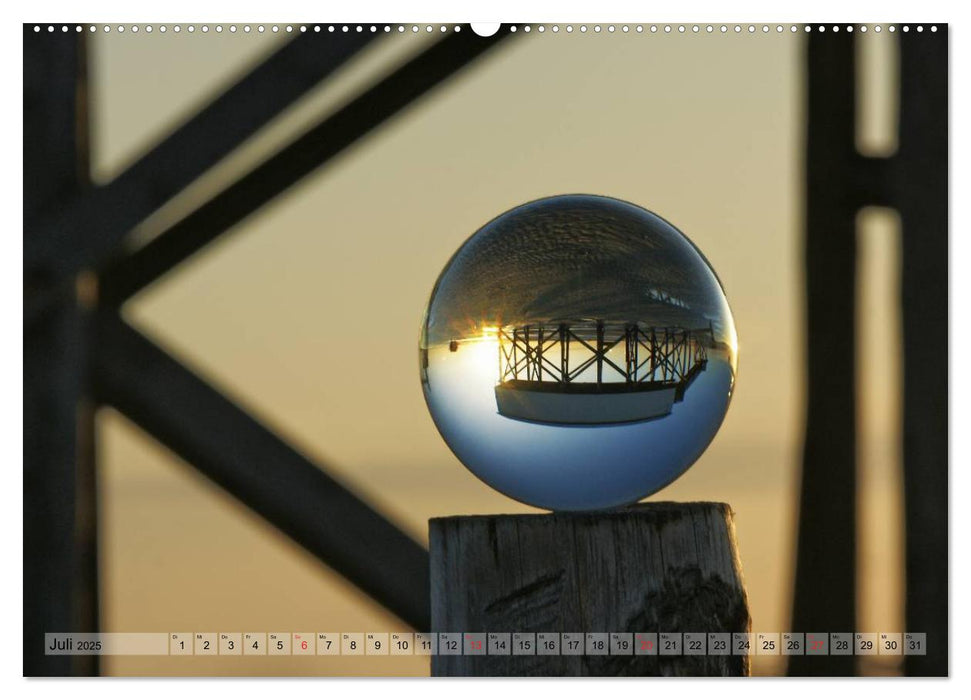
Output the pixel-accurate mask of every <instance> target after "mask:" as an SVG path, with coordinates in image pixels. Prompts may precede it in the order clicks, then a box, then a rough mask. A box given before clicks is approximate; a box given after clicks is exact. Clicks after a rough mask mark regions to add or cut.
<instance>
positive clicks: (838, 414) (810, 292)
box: [789, 31, 862, 676]
mask: <svg viewBox="0 0 971 700" xmlns="http://www.w3.org/2000/svg"><path fill="white" fill-rule="evenodd" d="M807 67H808V73H807V80H808V82H807V120H806V153H805V159H806V212H805V214H806V233H805V275H806V432H805V442H804V445H803V457H802V485H801V488H800V500H799V534H798V550H797V555H796V574H795V591H794V596H793V599H794V602H793V615H792V630H793V631H795V632H810V631H813V630H824V631H827V632H853V631H855V629H856V384H855V381H856V365H855V363H856V252H857V251H856V214H857V210H858V209H859V208H860V206H861V204H862V203H861V200H860V198H859V197H858V196H857V190H856V182H857V175H858V172H859V168H858V167H857V166H858V164H859V162H860V157H859V155H858V154H857V152H856V146H855V136H854V134H855V124H856V116H855V105H856V92H855V90H856V86H855V73H854V44H853V35H852V34H848V33H843V32H841V33H839V34H832V33H829V32H827V33H825V34H820V33H818V32H815V31H814V32H811V33H810V35H809V38H808V48H807ZM854 666H855V658H854V657H853V656H825V657H811V658H810V657H806V656H792V657H790V658H789V673H790V674H791V675H805V674H814V675H815V674H818V675H831V676H847V675H852V674H853V670H854Z"/></svg>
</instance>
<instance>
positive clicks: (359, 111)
mask: <svg viewBox="0 0 971 700" xmlns="http://www.w3.org/2000/svg"><path fill="white" fill-rule="evenodd" d="M506 36H509V33H508V31H507V30H505V29H502V30H500V31H499V32H498V33H497V34H495V35H493V36H492V37H489V38H483V37H480V36H477V35H476V34H475V33H473V32H471V31H464V32H461V33H456V34H451V35H449V36H447V37H446V38H445V39H442V40H441V41H439V42H437V43H436V44H435V45H433V46H432V47H431V48H429V49H428V50H427V51H425V52H423V53H422V54H420V55H419V56H417V57H415V58H413V59H412V60H410V61H408V62H407V63H405V64H404V65H403V66H401V67H400V68H398V69H397V70H395V71H394V72H392V73H391V74H390V75H388V76H387V77H385V78H384V79H383V80H381V81H380V82H378V83H377V84H376V85H374V86H373V87H372V88H370V89H369V90H367V91H366V92H364V93H363V94H361V95H360V96H358V97H357V98H355V99H353V100H352V101H351V102H350V103H348V104H347V105H345V106H344V107H343V108H341V109H340V110H338V111H337V112H336V113H334V114H332V115H331V116H329V117H327V118H325V119H324V120H323V121H321V122H320V123H319V124H317V125H316V126H314V127H312V128H311V129H310V130H309V131H307V132H306V133H304V134H303V135H302V136H300V137H298V138H297V139H296V140H294V141H293V142H291V143H290V144H289V145H288V146H286V147H284V148H283V149H282V150H281V151H280V152H279V153H277V154H276V155H274V156H272V157H271V158H269V159H268V160H266V161H265V162H263V163H262V164H260V165H259V166H257V167H256V168H255V169H254V170H252V171H251V172H249V173H247V174H246V175H244V176H243V177H241V178H240V179H239V180H237V181H236V182H234V183H233V184H231V185H229V186H228V187H227V188H226V189H224V190H223V191H222V192H220V193H219V194H217V195H216V196H214V197H213V198H212V199H211V200H209V201H208V202H207V203H205V204H203V205H202V206H201V207H199V208H198V209H196V210H195V211H194V212H192V213H191V214H189V215H188V216H187V217H186V218H184V219H182V220H181V221H179V222H178V223H176V224H175V225H173V226H172V227H171V228H170V229H168V230H167V231H165V232H163V233H161V234H159V235H158V236H157V237H156V238H154V239H153V240H152V241H151V242H149V243H148V244H146V245H145V246H144V247H142V248H141V249H139V250H138V251H136V252H134V253H133V254H132V255H130V256H129V257H127V258H124V259H121V260H119V261H117V262H116V263H115V264H112V265H111V266H109V267H108V268H107V269H106V270H104V274H103V275H102V285H101V300H102V303H104V304H106V305H110V304H120V303H122V302H123V301H124V300H125V299H128V298H129V297H131V296H132V295H133V294H135V293H137V292H138V291H139V290H141V289H142V288H144V287H145V286H147V285H148V284H150V283H152V282H153V281H154V280H156V279H158V278H159V277H161V276H162V275H163V274H165V273H166V272H167V271H168V270H170V269H171V268H173V267H174V266H176V265H177V264H179V263H180V262H181V261H183V260H184V259H186V258H187V257H189V256H190V255H192V254H194V253H195V252H196V251H198V250H199V249H201V248H203V247H204V246H205V245H207V244H208V243H210V242H211V241H212V240H213V239H215V238H216V237H218V236H220V235H221V234H223V233H225V232H226V231H228V230H229V229H230V228H232V227H233V226H235V225H236V224H238V223H239V222H240V221H242V220H243V219H245V218H246V217H247V216H249V215H250V214H252V213H253V212H255V211H256V210H258V209H259V208H260V207H262V206H263V205H264V204H266V203H267V202H269V201H270V200H272V199H273V198H274V197H276V196H278V195H279V194H281V193H282V192H284V191H286V190H287V189H288V188H289V187H291V186H292V185H294V184H295V183H297V182H298V181H299V180H301V179H302V178H303V177H305V176H307V175H309V174H310V173H311V172H313V171H314V170H316V169H317V168H319V167H320V166H321V165H323V164H324V163H326V162H327V161H328V160H330V159H331V158H333V157H334V156H335V155H337V154H338V153H340V152H342V151H343V150H345V149H346V148H348V147H349V146H351V145H353V144H354V143H356V142H357V141H358V140H360V139H361V138H363V137H364V136H366V135H367V134H368V133H370V132H371V131H372V130H374V129H375V128H376V127H378V126H380V125H381V124H383V123H384V122H385V121H387V120H388V119H389V118H391V117H393V116H394V115H396V114H397V113H398V112H400V111H401V110H403V109H405V108H406V107H408V106H409V105H410V104H411V103H413V102H414V101H415V100H416V99H418V98H419V97H421V96H422V95H424V94H425V93H426V92H428V91H429V90H431V89H432V88H434V87H435V86H436V85H438V84H439V83H441V82H442V81H444V80H446V79H447V78H449V77H450V76H452V75H454V74H455V73H456V72H458V71H459V70H461V69H462V68H463V67H465V66H466V65H468V64H469V63H471V62H472V61H473V60H475V59H476V58H477V57H478V56H480V55H481V54H483V53H484V52H485V51H487V50H488V49H490V48H492V47H493V46H495V45H496V44H497V43H498V42H499V41H501V40H502V39H503V38H505V37H506Z"/></svg>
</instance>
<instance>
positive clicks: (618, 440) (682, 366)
mask: <svg viewBox="0 0 971 700" xmlns="http://www.w3.org/2000/svg"><path fill="white" fill-rule="evenodd" d="M737 345H738V343H737V338H736V335H735V322H734V320H733V319H732V313H731V310H730V309H729V308H728V301H727V300H726V299H725V294H724V291H723V290H722V287H721V283H720V282H719V280H718V277H717V276H716V275H715V272H714V270H712V268H711V265H709V264H708V261H707V260H706V259H705V257H704V256H703V255H702V254H701V252H700V251H699V250H698V249H697V248H696V247H695V246H694V244H693V243H691V241H689V240H688V239H687V237H685V236H684V234H682V233H681V232H680V231H678V229H676V228H675V227H674V226H672V225H671V224H669V223H668V222H667V221H665V220H664V219H662V218H661V217H659V216H657V215H656V214H653V213H651V212H649V211H647V210H646V209H642V208H641V207H638V206H635V205H633V204H630V203H628V202H623V201H620V200H617V199H612V198H609V197H600V196H592V195H565V196H557V197H549V198H546V199H540V200H537V201H534V202H529V203H527V204H523V205H522V206H519V207H516V208H515V209H512V210H510V211H508V212H506V213H505V214H502V215H500V216H499V217H497V218H495V219H493V220H492V221H490V222H489V223H487V224H486V225H485V226H483V227H482V228H481V229H479V231H477V232H476V233H475V235H473V236H472V237H471V238H469V239H468V240H467V241H466V242H465V243H464V244H463V245H462V247H461V248H459V250H458V251H457V252H456V253H455V255H453V256H452V259H451V260H449V262H448V264H447V265H446V266H445V269H444V270H443V271H442V273H441V275H440V276H439V278H438V281H437V282H436V283H435V287H434V290H433V292H432V295H431V299H430V300H429V302H428V307H427V308H426V310H425V318H424V320H423V322H422V331H421V340H420V346H419V363H420V374H421V383H422V389H423V391H424V394H425V401H426V402H427V404H428V408H429V411H430V412H431V415H432V418H433V420H434V421H435V425H436V426H437V427H438V430H439V432H440V433H441V435H442V437H443V438H444V439H445V442H446V443H447V444H448V446H449V447H450V448H451V450H452V451H453V452H454V453H455V455H456V456H457V457H458V458H459V460H461V462H462V463H463V464H464V465H465V466H466V467H468V468H469V470H471V471H472V473H473V474H475V475H476V476H478V477H479V478H480V479H482V480H483V481H484V482H486V483H487V484H489V485H490V486H492V487H493V488H495V489H497V490H498V491H501V492H502V493H504V494H506V495H507V496H510V497H512V498H515V499H517V500H519V501H523V502H524V503H528V504H530V505H534V506H538V507H540V508H547V509H551V510H597V509H603V508H611V507H615V506H622V505H626V504H630V503H633V502H635V501H638V500H640V499H641V498H644V497H645V496H649V495H650V494H652V493H655V492H656V491H658V490H659V489H661V488H663V487H664V486H666V485H667V484H669V483H671V482H672V481H673V480H674V479H676V478H677V477H678V476H680V475H681V474H683V473H684V472H685V470H687V469H688V467H690V466H691V465H692V464H693V463H694V462H695V460H697V459H698V457H700V456H701V454H702V452H704V450H705V448H707V446H708V444H709V443H710V442H711V441H712V439H713V438H714V436H715V433H716V432H717V431H718V428H719V426H720V425H721V423H722V420H723V418H724V417H725V413H726V411H727V410H728V405H729V402H730V400H731V396H732V390H733V387H734V384H735V372H736V367H737Z"/></svg>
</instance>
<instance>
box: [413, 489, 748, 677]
mask: <svg viewBox="0 0 971 700" xmlns="http://www.w3.org/2000/svg"><path fill="white" fill-rule="evenodd" d="M429 546H430V555H431V597H432V601H431V602H432V631H433V632H436V633H439V632H560V633H563V632H581V633H586V632H608V633H609V632H630V633H635V634H636V633H638V632H682V633H684V632H729V633H731V632H748V631H750V627H751V621H750V618H749V612H748V601H747V598H746V595H745V589H744V587H743V584H742V576H741V564H740V562H739V558H738V550H737V548H736V544H735V530H734V524H733V521H732V511H731V508H729V506H728V505H726V504H724V503H647V504H640V505H636V506H632V507H630V508H626V509H622V510H616V511H604V512H595V513H582V514H565V513H552V514H544V515H487V516H464V517H450V518H435V519H433V520H431V521H430V522H429ZM561 651H562V650H561ZM748 672H749V659H748V657H747V656H743V655H727V656H716V655H700V656H691V655H680V656H666V655H657V656H640V655H630V656H621V655H606V656H594V655H591V656H586V655H583V656H571V655H563V654H562V653H561V654H560V655H556V656H542V655H536V656H513V655H509V656H501V655H484V656H475V655H461V656H448V655H442V654H441V653H439V654H438V655H436V656H433V657H432V675H433V676H686V675H706V676H708V675H716V676H718V675H720V676H736V675H747V674H748Z"/></svg>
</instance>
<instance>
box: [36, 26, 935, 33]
mask: <svg viewBox="0 0 971 700" xmlns="http://www.w3.org/2000/svg"><path fill="white" fill-rule="evenodd" d="M73 28H74V31H75V32H82V31H84V26H82V25H80V24H77V25H74V27H73ZM436 28H437V29H438V31H439V32H440V33H445V32H447V31H449V27H448V26H446V25H444V24H443V25H439V26H437V27H436V26H435V25H431V24H427V25H417V24H412V25H404V24H399V25H390V24H385V25H382V26H378V25H374V24H372V25H369V26H368V25H361V24H357V25H348V24H342V25H341V24H338V25H334V24H329V25H319V24H314V25H306V24H301V25H292V24H287V25H279V24H273V25H269V26H267V25H263V24H258V25H249V24H244V25H235V24H230V25H227V26H225V27H224V26H223V25H221V24H217V25H214V26H212V27H210V26H209V25H208V24H203V25H200V26H199V27H198V30H199V31H201V32H202V33H203V34H207V33H209V31H210V30H212V31H215V32H216V33H222V32H223V30H224V29H225V30H227V31H229V32H230V33H232V34H235V33H236V32H238V31H241V32H242V33H244V34H249V33H251V32H253V31H255V32H256V33H258V34H264V33H266V32H267V31H269V32H272V33H274V34H277V33H279V32H284V33H287V34H292V33H293V32H301V33H306V32H315V33H320V32H328V33H335V32H340V33H349V32H365V31H369V32H371V33H372V34H376V33H378V32H384V33H386V34H390V33H392V32H395V31H397V33H399V34H404V33H406V32H408V31H410V32H411V33H412V34H417V33H419V32H421V31H423V30H424V32H425V33H431V32H434V31H435V30H436ZM57 29H58V27H56V26H55V25H53V24H49V25H47V31H48V32H50V33H53V32H55V31H57ZM87 29H88V31H89V32H91V33H95V32H97V31H98V30H99V29H100V30H101V31H103V32H105V33H108V32H111V31H115V32H117V33H119V34H121V33H124V32H126V31H127V32H130V33H132V34H137V33H138V32H139V31H144V32H145V33H148V34H151V33H152V32H153V31H156V30H157V31H158V32H160V33H162V34H164V33H166V32H167V31H170V30H171V31H172V32H175V33H176V34H179V33H181V32H182V31H183V26H182V25H180V24H174V25H171V26H169V25H164V24H162V25H158V27H157V28H156V27H153V26H152V25H151V24H147V25H144V26H142V27H139V25H137V24H132V25H129V26H127V27H126V26H125V25H123V24H119V25H116V26H115V27H112V26H111V25H108V24H105V25H102V26H101V27H100V28H99V27H98V26H97V25H94V24H91V25H88V27H87ZM196 29H197V27H196V25H194V24H189V25H185V27H184V31H186V32H188V33H189V34H193V33H195V32H196ZM451 29H452V30H454V31H456V32H460V31H462V27H461V26H460V25H454V26H453V27H451ZM520 29H522V31H523V32H526V33H529V32H531V31H533V30H534V29H535V31H537V32H539V33H540V34H543V33H545V32H546V31H547V30H549V31H550V32H552V33H554V34H557V33H559V32H560V29H561V27H560V25H558V24H552V25H549V26H547V25H544V24H540V25H536V26H535V27H533V26H532V25H528V24H527V25H522V26H517V25H515V24H514V25H511V26H510V27H509V31H510V32H513V33H515V32H517V31H519V30H520ZM574 29H579V31H580V33H586V32H587V31H588V29H592V30H593V32H594V33H600V32H602V31H603V30H604V29H606V31H607V32H609V33H613V32H616V31H620V32H622V33H625V34H626V33H629V32H631V31H633V32H636V33H638V34H642V33H644V32H645V31H647V32H649V33H651V34H656V33H657V32H659V31H660V32H663V33H665V34H670V33H672V32H677V33H679V34H686V33H692V34H699V33H701V32H704V33H706V34H712V33H714V32H720V33H722V34H727V33H729V32H733V33H735V34H742V33H748V34H756V33H758V32H761V33H762V34H769V33H771V32H772V31H773V29H774V30H775V32H776V33H777V34H781V33H783V32H785V31H787V30H788V31H789V32H790V33H796V32H798V31H800V29H801V30H802V31H804V32H812V31H817V32H826V31H831V32H834V33H838V32H840V31H841V30H843V31H846V32H853V31H854V29H858V30H859V31H860V32H863V33H866V32H867V31H870V30H871V29H872V31H874V32H877V33H880V32H881V31H883V29H884V27H883V25H879V24H875V25H866V24H863V25H860V26H858V27H855V26H854V25H852V24H848V25H845V27H841V26H840V25H832V26H830V27H827V26H826V25H822V24H820V25H817V26H815V27H814V26H813V25H809V24H805V25H796V24H791V25H788V26H785V25H782V24H777V25H775V26H774V27H773V26H772V25H768V24H763V25H754V24H749V25H741V24H735V25H726V24H722V25H711V24H706V25H698V24H692V25H684V24H677V25H671V24H663V25H658V24H651V25H643V24H637V25H629V24H623V25H614V24H608V25H599V24H594V25H590V27H588V26H587V25H586V24H580V25H577V26H576V27H574V25H572V24H567V25H563V30H564V31H566V32H567V33H568V34H569V33H573V31H574ZM897 29H898V27H897V25H894V24H890V25H887V26H886V30H887V31H888V32H896V31H897ZM913 29H915V30H916V31H918V32H923V31H924V29H925V28H924V25H921V24H918V25H916V26H915V27H913ZM929 29H930V31H932V32H936V31H937V25H930V27H929ZM60 30H61V32H62V33H63V32H69V31H71V27H69V26H68V25H66V24H63V25H60ZM900 30H901V31H903V32H909V31H910V30H911V26H910V25H907V24H905V25H902V26H900ZM41 31H43V28H42V27H41V25H39V24H35V25H34V32H35V33H40V32H41Z"/></svg>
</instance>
